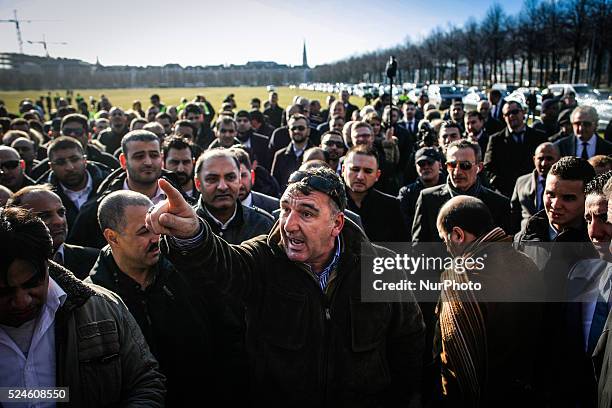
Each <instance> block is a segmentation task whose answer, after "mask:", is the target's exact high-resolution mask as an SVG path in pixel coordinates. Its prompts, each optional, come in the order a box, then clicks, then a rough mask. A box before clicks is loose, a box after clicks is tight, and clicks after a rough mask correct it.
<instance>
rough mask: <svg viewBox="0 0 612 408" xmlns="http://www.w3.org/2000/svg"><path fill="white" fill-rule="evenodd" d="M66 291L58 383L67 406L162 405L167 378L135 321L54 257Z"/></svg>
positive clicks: (112, 297)
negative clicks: (64, 389)
mask: <svg viewBox="0 0 612 408" xmlns="http://www.w3.org/2000/svg"><path fill="white" fill-rule="evenodd" d="M49 276H50V277H51V278H52V279H53V280H54V281H55V282H56V283H57V284H58V285H59V286H60V287H61V288H62V289H63V290H64V292H66V294H67V297H66V300H65V302H64V304H63V305H62V306H61V307H60V308H59V309H58V311H57V313H56V315H55V347H56V370H57V372H56V386H57V387H69V393H70V394H69V395H70V397H69V398H70V402H69V404H68V405H67V406H69V407H107V406H122V407H163V406H164V396H165V385H164V383H165V378H164V376H163V375H162V374H161V373H160V372H159V366H158V364H157V361H156V360H155V358H154V357H153V355H152V354H151V352H150V351H149V347H148V346H147V343H146V342H145V339H144V337H143V335H142V332H141V331H140V329H139V328H138V325H137V324H136V321H135V320H134V318H133V317H132V315H131V314H130V312H129V311H128V310H127V308H126V307H125V304H124V303H123V301H122V300H121V298H119V296H117V295H116V294H115V293H113V292H111V291H109V290H106V289H104V288H102V287H100V286H97V285H93V284H86V283H83V282H81V281H80V280H79V279H77V278H76V277H75V276H74V275H73V274H72V273H71V272H69V271H68V270H67V269H65V268H63V267H61V266H60V265H58V264H56V263H54V262H52V261H50V262H49Z"/></svg>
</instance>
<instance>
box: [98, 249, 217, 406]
mask: <svg viewBox="0 0 612 408" xmlns="http://www.w3.org/2000/svg"><path fill="white" fill-rule="evenodd" d="M152 273H153V274H154V277H153V278H152V282H151V283H150V284H149V285H148V286H147V287H146V288H144V289H143V288H142V287H141V286H140V285H139V284H138V283H137V282H136V281H135V280H133V279H132V278H130V277H129V276H128V275H127V274H125V273H123V272H122V271H121V270H120V269H119V267H118V265H117V263H116V262H115V260H114V258H113V255H112V251H111V248H110V247H109V246H106V247H105V248H103V249H102V251H101V252H100V256H99V258H98V260H97V262H96V264H95V266H94V267H93V269H92V271H91V274H90V279H91V282H93V283H95V284H96V285H99V286H102V287H104V288H106V289H108V290H112V291H113V292H115V293H116V294H117V295H119V296H121V299H122V300H123V301H124V302H125V304H126V306H127V308H128V310H129V311H130V313H131V314H132V315H133V316H134V319H136V322H137V323H138V326H139V327H140V329H141V330H142V333H143V334H144V337H145V339H146V341H147V344H148V345H149V348H150V349H151V352H152V353H153V355H154V356H155V358H156V359H157V361H158V362H159V367H160V371H161V372H162V373H163V374H164V375H165V376H166V377H167V383H166V386H167V390H168V394H167V396H166V405H167V406H169V407H178V406H188V405H191V404H194V403H197V402H198V401H201V395H199V394H198V393H199V392H204V393H205V394H206V395H207V396H209V397H212V396H213V395H215V394H216V392H217V391H218V389H217V387H216V385H215V386H213V385H212V384H213V380H214V378H215V376H216V375H217V374H218V372H217V370H216V369H215V368H217V364H218V362H217V361H216V360H215V358H216V356H218V354H219V352H220V349H215V345H214V341H213V336H214V335H215V333H214V330H213V326H212V323H211V317H210V314H211V313H212V312H213V311H212V310H211V309H210V307H209V305H208V303H207V302H205V299H204V296H203V295H202V294H200V293H198V291H196V290H194V289H193V287H194V286H193V284H192V282H190V281H189V280H188V279H187V278H186V277H185V276H184V275H183V274H181V273H180V272H178V271H177V270H176V269H175V268H174V266H173V265H172V264H171V263H170V262H169V261H168V260H167V259H165V258H164V257H160V260H159V261H158V263H157V265H156V266H155V271H154V272H152ZM219 357H221V356H219ZM195 372H197V375H194V373H195ZM195 390H198V392H195Z"/></svg>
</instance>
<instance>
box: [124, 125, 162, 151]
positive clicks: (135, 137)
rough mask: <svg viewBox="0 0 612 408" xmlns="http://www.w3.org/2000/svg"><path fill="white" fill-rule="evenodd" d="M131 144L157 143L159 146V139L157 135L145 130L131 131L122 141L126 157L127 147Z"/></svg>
mask: <svg viewBox="0 0 612 408" xmlns="http://www.w3.org/2000/svg"><path fill="white" fill-rule="evenodd" d="M131 142H157V143H158V144H159V137H157V135H156V134H155V133H153V132H150V131H148V130H144V129H137V130H132V131H129V132H128V133H127V134H126V135H125V136H123V139H121V151H122V152H123V154H125V155H126V156H127V154H128V149H127V145H128V143H131Z"/></svg>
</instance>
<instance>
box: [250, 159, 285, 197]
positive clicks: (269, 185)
mask: <svg viewBox="0 0 612 408" xmlns="http://www.w3.org/2000/svg"><path fill="white" fill-rule="evenodd" d="M252 189H253V190H255V191H257V192H258V193H261V194H265V195H267V196H270V197H278V196H279V195H280V186H279V185H278V181H276V179H275V178H274V177H272V174H270V171H269V170H268V169H266V168H265V167H263V166H260V165H257V167H255V182H254V183H253V187H252Z"/></svg>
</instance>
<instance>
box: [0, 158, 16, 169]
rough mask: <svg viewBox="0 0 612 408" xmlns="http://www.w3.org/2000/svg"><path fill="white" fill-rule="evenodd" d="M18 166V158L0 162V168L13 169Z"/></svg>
mask: <svg viewBox="0 0 612 408" xmlns="http://www.w3.org/2000/svg"><path fill="white" fill-rule="evenodd" d="M17 166H19V160H7V161H5V162H2V163H0V169H4V170H15V169H16V168H17Z"/></svg>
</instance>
